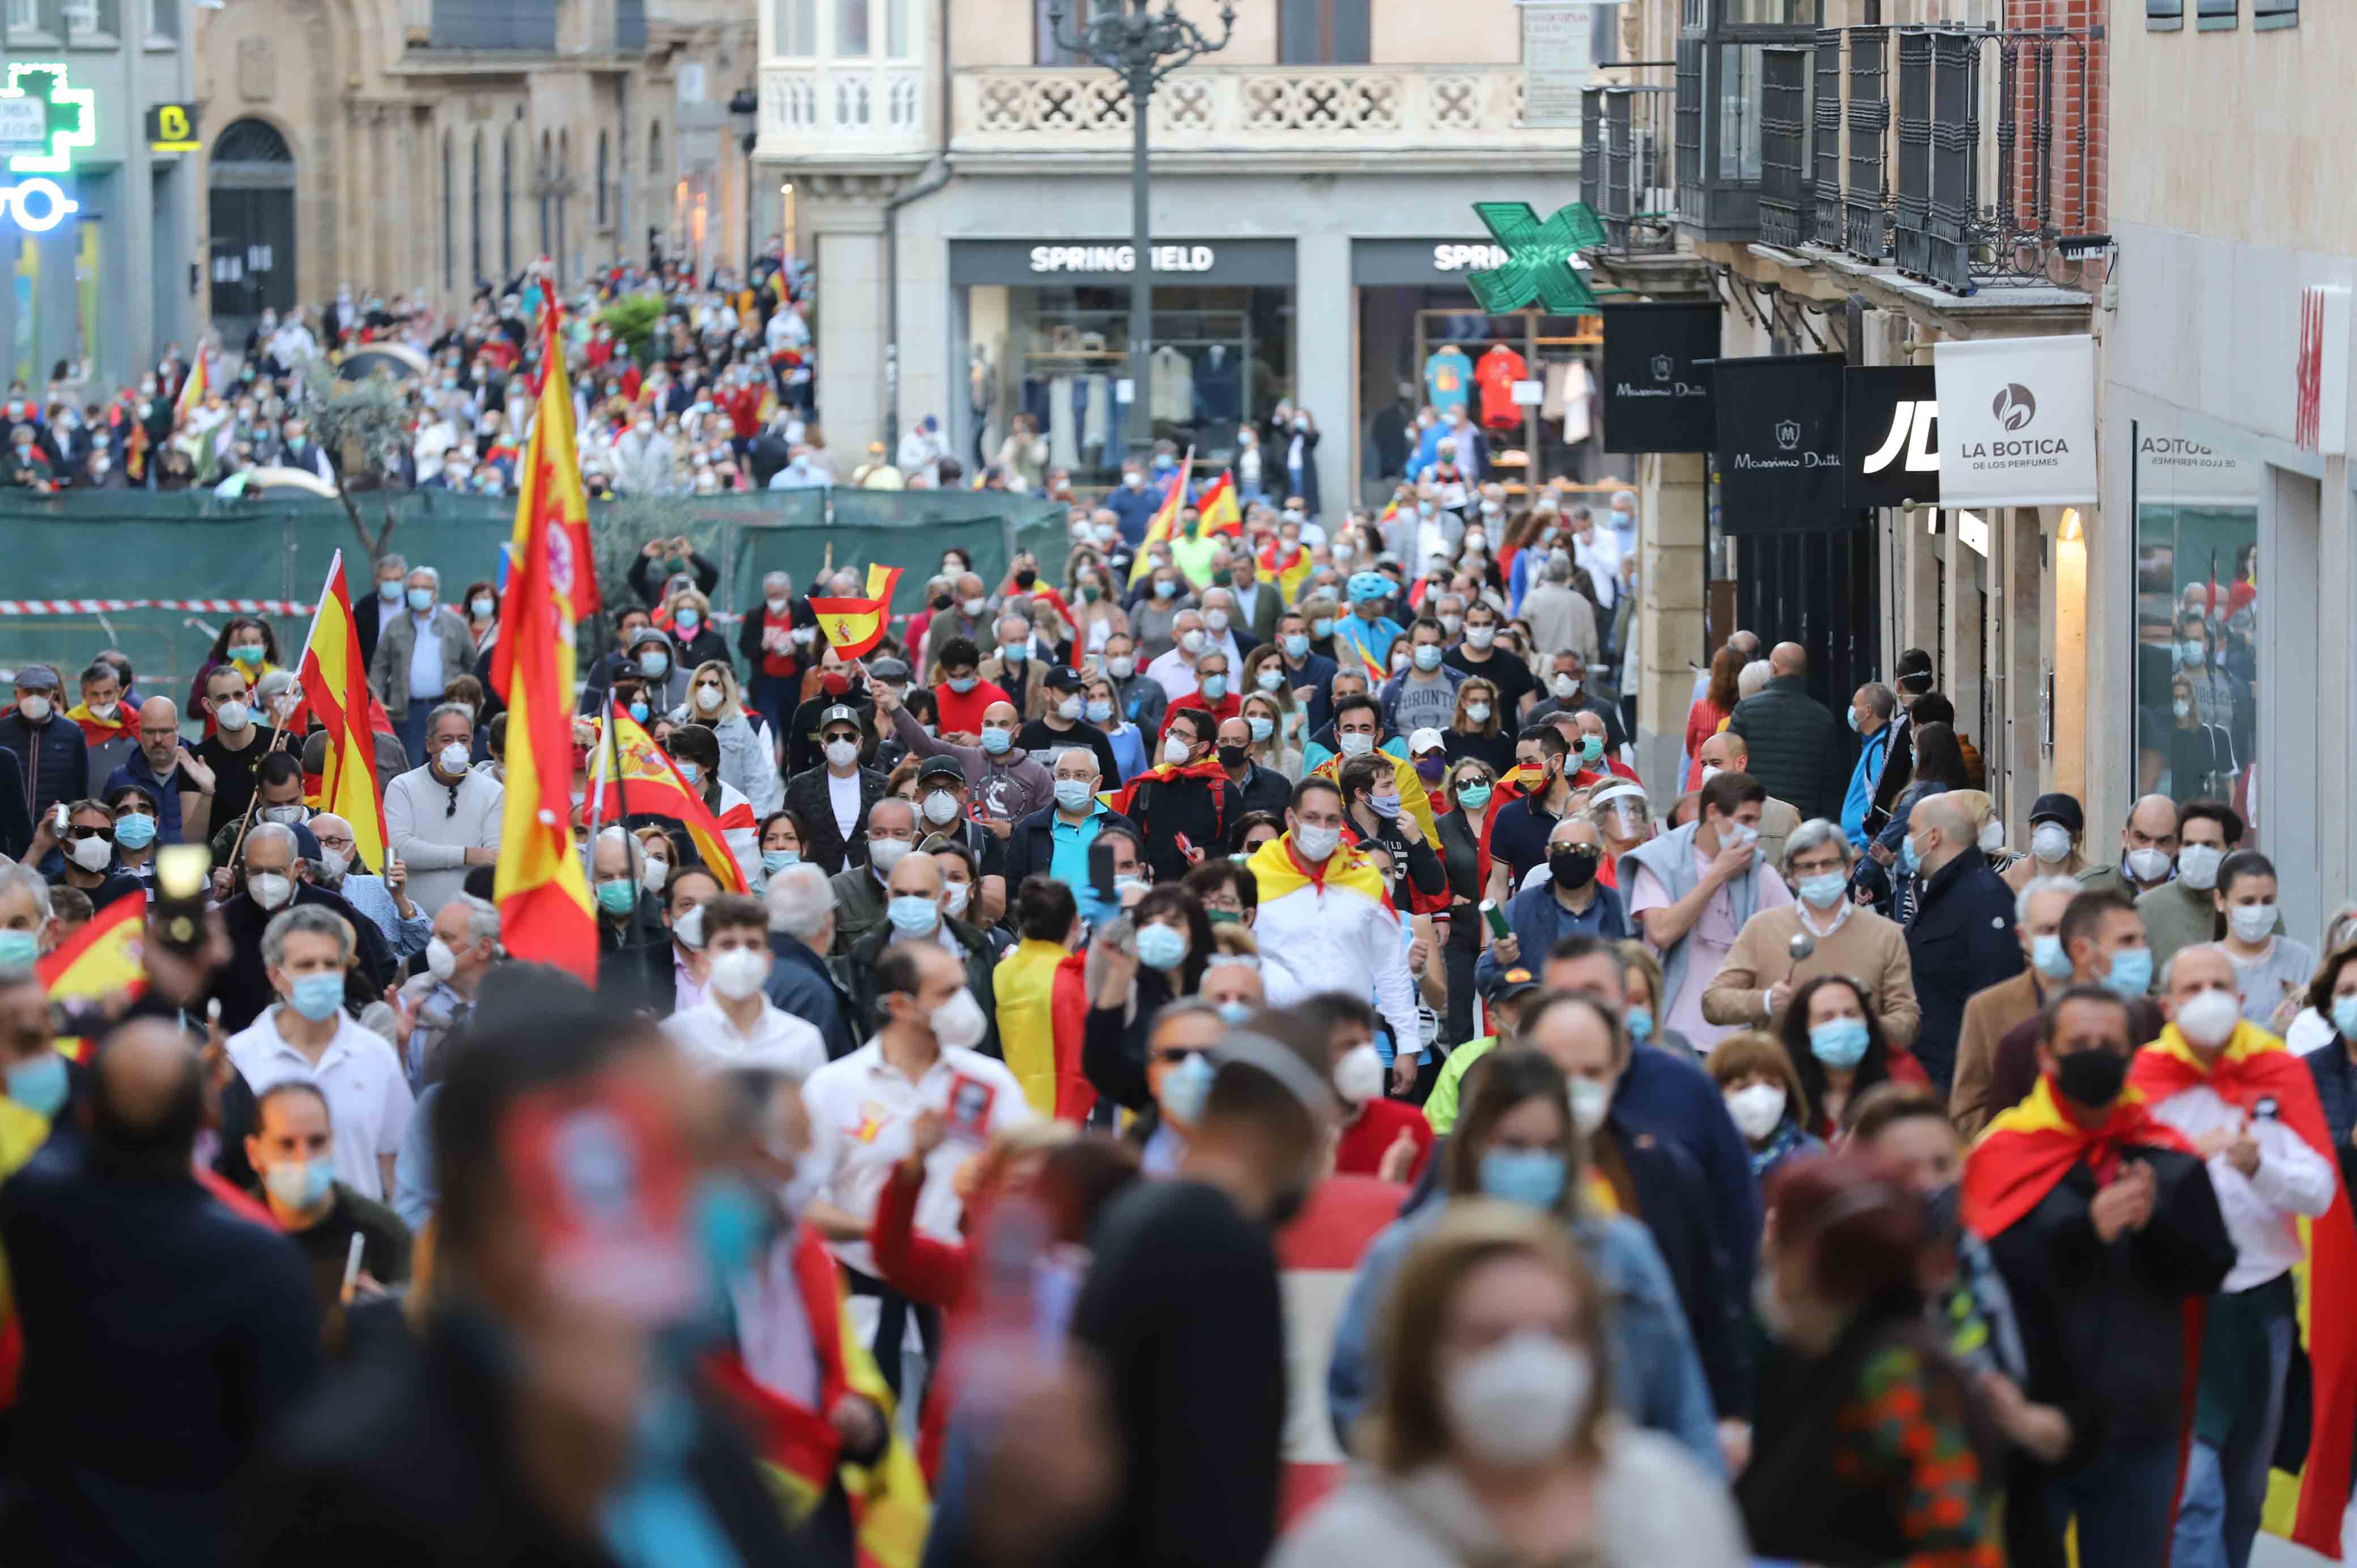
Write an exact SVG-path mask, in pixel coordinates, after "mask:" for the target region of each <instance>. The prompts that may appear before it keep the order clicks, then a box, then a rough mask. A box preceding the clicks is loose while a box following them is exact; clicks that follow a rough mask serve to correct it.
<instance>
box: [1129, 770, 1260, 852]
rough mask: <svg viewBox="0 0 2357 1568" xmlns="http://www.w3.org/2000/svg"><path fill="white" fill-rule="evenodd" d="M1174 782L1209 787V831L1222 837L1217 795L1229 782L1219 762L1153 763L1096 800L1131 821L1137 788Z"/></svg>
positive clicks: (1224, 829)
mask: <svg viewBox="0 0 2357 1568" xmlns="http://www.w3.org/2000/svg"><path fill="white" fill-rule="evenodd" d="M1171 779H1201V780H1202V781H1203V782H1204V783H1206V784H1208V785H1210V786H1211V826H1212V831H1213V832H1219V833H1222V834H1224V833H1225V832H1227V831H1228V828H1227V823H1226V822H1222V820H1221V818H1222V811H1221V801H1222V799H1223V797H1222V795H1221V793H1220V786H1221V785H1222V784H1225V783H1227V782H1228V781H1229V780H1228V770H1227V769H1226V768H1222V766H1221V765H1220V759H1219V758H1218V757H1205V758H1203V760H1202V761H1200V762H1189V763H1184V764H1180V763H1176V762H1157V763H1156V764H1155V765H1154V766H1153V767H1151V768H1147V769H1146V771H1145V772H1143V773H1141V774H1139V775H1138V776H1137V777H1136V778H1135V779H1131V780H1130V781H1129V782H1128V783H1126V784H1125V785H1123V786H1122V787H1121V788H1120V789H1107V790H1104V791H1103V792H1101V793H1100V794H1099V795H1098V796H1097V799H1098V800H1102V801H1103V802H1104V803H1105V804H1106V805H1107V806H1108V807H1110V808H1111V809H1113V810H1114V811H1119V812H1120V813H1121V814H1122V815H1123V816H1125V817H1128V818H1130V819H1132V820H1133V821H1135V817H1136V803H1137V791H1138V789H1139V788H1140V787H1141V786H1143V785H1146V784H1154V783H1163V782H1168V780H1171ZM1203 847H1204V848H1205V849H1206V850H1208V849H1210V848H1211V846H1210V845H1209V844H1206V845H1204V846H1203Z"/></svg>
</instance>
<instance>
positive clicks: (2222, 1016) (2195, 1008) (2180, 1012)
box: [2176, 991, 2243, 1047]
mask: <svg viewBox="0 0 2357 1568" xmlns="http://www.w3.org/2000/svg"><path fill="white" fill-rule="evenodd" d="M2242 1021H2243V1004H2242V1003H2241V1002H2240V1001H2239V1000H2238V999H2237V998H2236V997H2235V995H2234V993H2233V992H2231V991H2205V992H2203V993H2201V994H2200V995H2199V996H2196V997H2194V998H2193V999H2192V1000H2191V1001H2190V1002H2188V1003H2186V1004H2184V1005H2183V1006H2181V1007H2179V1008H2178V1009H2177V1013H2176V1023H2177V1028H2178V1032H2179V1034H2181V1035H2183V1036H2185V1037H2186V1038H2187V1039H2189V1040H2190V1041H2192V1042H2193V1043H2194V1044H2195V1045H2197V1046H2209V1047H2215V1046H2222V1045H2224V1044H2225V1043H2226V1038H2227V1036H2230V1035H2232V1034H2233V1032H2234V1026H2235V1025H2237V1024H2239V1023H2241V1022H2242Z"/></svg>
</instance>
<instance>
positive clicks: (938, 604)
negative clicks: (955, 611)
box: [933, 594, 957, 610]
mask: <svg viewBox="0 0 2357 1568" xmlns="http://www.w3.org/2000/svg"><path fill="white" fill-rule="evenodd" d="M956 602H957V601H956V600H954V599H952V598H951V597H950V596H948V595H947V594H935V595H934V596H933V608H935V609H937V610H945V609H947V608H949V607H950V606H952V604H955V603H956Z"/></svg>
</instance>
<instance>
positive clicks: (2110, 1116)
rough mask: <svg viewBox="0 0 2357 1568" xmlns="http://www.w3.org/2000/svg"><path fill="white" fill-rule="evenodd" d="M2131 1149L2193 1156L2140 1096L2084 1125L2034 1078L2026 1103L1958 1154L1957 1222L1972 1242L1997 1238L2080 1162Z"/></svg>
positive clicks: (2123, 1099)
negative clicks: (1960, 1162)
mask: <svg viewBox="0 0 2357 1568" xmlns="http://www.w3.org/2000/svg"><path fill="white" fill-rule="evenodd" d="M2134 1148H2149V1149H2170V1150H2174V1151H2175V1152H2177V1153H2178V1154H2180V1155H2190V1154H2191V1153H2192V1152H2193V1149H2192V1146H2191V1145H2190V1144H2187V1143H2186V1141H2185V1140H2184V1139H2183V1138H2181V1137H2179V1135H2178V1133H2177V1130H2176V1129H2175V1128H2173V1127H2171V1126H2169V1124H2168V1123H2167V1122H2158V1121H2155V1120H2154V1119H2153V1115H2152V1112H2151V1109H2150V1108H2149V1106H2148V1105H2147V1103H2146V1099H2145V1096H2144V1094H2143V1093H2142V1092H2141V1091H2140V1090H2136V1088H2134V1087H2133V1086H2131V1087H2130V1088H2128V1089H2127V1090H2124V1091H2122V1093H2121V1095H2120V1097H2119V1099H2117V1100H2115V1101H2113V1102H2112V1107H2111V1109H2110V1110H2109V1111H2108V1112H2105V1114H2104V1118H2103V1120H2101V1121H2100V1122H2093V1123H2092V1124H2085V1123H2082V1122H2079V1121H2077V1120H2076V1119H2075V1118H2073V1117H2072V1115H2071V1113H2070V1112H2069V1111H2067V1110H2066V1109H2064V1106H2063V1103H2062V1101H2061V1096H2060V1095H2058V1094H2057V1093H2056V1092H2055V1089H2054V1080H2053V1079H2051V1078H2048V1077H2042V1076H2041V1077H2040V1079H2039V1080H2038V1083H2037V1086H2036V1087H2035V1088H2033V1089H2031V1090H2030V1091H2029V1097H2028V1098H2027V1099H2025V1100H2023V1101H2022V1102H2021V1103H2020V1104H2018V1105H2017V1106H2014V1107H2013V1108H2012V1109H2011V1110H2009V1111H2005V1112H1999V1113H1998V1114H1997V1115H1996V1118H1995V1119H1993V1120H1992V1121H1991V1122H1989V1124H1988V1125H1987V1126H1986V1127H1984V1128H1982V1129H1981V1135H1980V1136H1979V1138H1977V1139H1975V1141H1974V1144H1973V1146H1972V1150H1971V1152H1970V1153H1969V1154H1967V1155H1965V1157H1964V1185H1963V1188H1962V1197H1963V1200H1964V1202H1963V1211H1964V1223H1965V1224H1966V1225H1967V1226H1969V1227H1971V1228H1972V1231H1973V1234H1975V1236H1982V1237H1991V1236H1996V1235H1999V1234H2002V1233H2003V1232H2004V1231H2006V1230H2008V1229H2010V1228H2011V1227H2012V1226H2013V1225H2014V1224H2015V1222H2017V1221H2018V1220H2019V1219H2021V1218H2022V1216H2024V1215H2026V1214H2028V1213H2029V1211H2030V1210H2031V1209H2033V1208H2037V1207H2038V1206H2039V1204H2040V1202H2041V1201H2043V1200H2044V1198H2045V1197H2046V1195H2047V1194H2048V1193H2050V1192H2051V1191H2053V1190H2054V1184H2055V1183H2056V1182H2059V1181H2061V1179H2062V1178H2063V1177H2064V1176H2067V1175H2069V1174H2070V1171H2071V1167H2072V1166H2073V1165H2077V1164H2078V1163H2079V1162H2080V1161H2081V1160H2086V1161H2088V1162H2089V1163H2091V1164H2093V1165H2098V1166H2104V1165H2113V1164H2115V1163H2116V1162H2117V1160H2118V1159H2119V1157H2120V1155H2123V1154H2125V1153H2126V1152H2127V1151H2128V1150H2130V1149H2134Z"/></svg>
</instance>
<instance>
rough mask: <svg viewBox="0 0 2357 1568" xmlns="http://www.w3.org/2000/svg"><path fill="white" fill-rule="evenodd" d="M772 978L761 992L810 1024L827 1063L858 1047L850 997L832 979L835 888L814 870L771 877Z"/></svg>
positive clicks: (807, 868)
mask: <svg viewBox="0 0 2357 1568" xmlns="http://www.w3.org/2000/svg"><path fill="white" fill-rule="evenodd" d="M764 898H765V901H766V902H767V903H768V904H769V907H770V960H771V961H770V979H769V983H767V984H766V985H765V986H764V987H763V988H762V989H763V990H765V991H766V992H767V993H769V997H770V1001H771V1002H773V1003H775V1004H777V1005H778V1007H779V1009H780V1011H782V1012H787V1013H791V1014H792V1015H794V1016H795V1017H797V1018H800V1019H802V1021H803V1022H805V1023H807V1024H809V1025H811V1026H813V1028H815V1029H817V1030H818V1034H819V1038H820V1039H822V1040H823V1041H825V1042H826V1059H827V1060H829V1061H841V1060H842V1059H843V1058H845V1057H847V1056H849V1055H850V1054H851V1053H852V1052H854V1051H856V1050H857V1049H858V1048H859V1043H860V1036H858V1035H857V1034H856V1033H854V1032H853V1029H852V1026H851V1009H852V1002H851V992H850V990H849V988H848V987H846V986H845V984H844V983H843V982H842V981H841V980H840V979H838V978H837V977H836V975H835V971H834V966H835V963H836V961H835V960H834V959H831V958H829V957H828V956H827V955H828V953H829V952H830V951H831V950H833V949H834V887H833V886H831V885H830V884H829V882H828V880H827V877H826V875H825V873H823V872H822V871H820V870H819V868H818V867H817V866H815V865H807V864H805V865H789V866H788V867H786V868H785V869H784V870H783V871H780V872H779V873H778V874H777V875H775V876H772V877H770V886H769V888H768V889H767V891H766V893H765V895H764Z"/></svg>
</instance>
